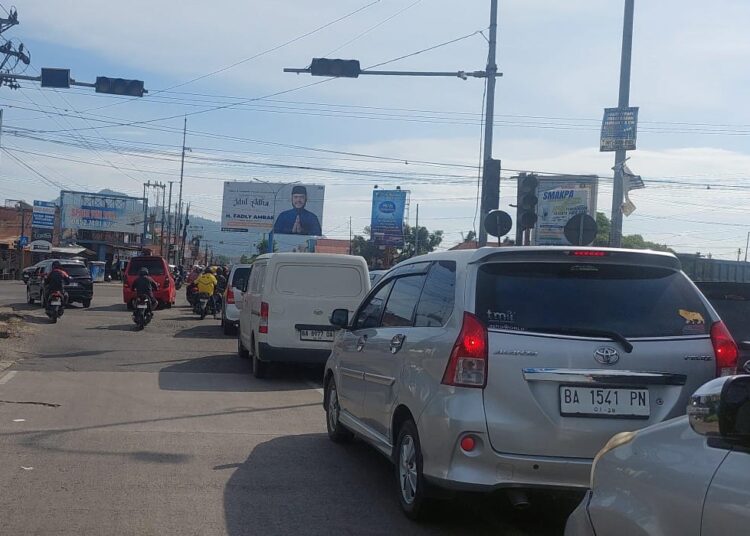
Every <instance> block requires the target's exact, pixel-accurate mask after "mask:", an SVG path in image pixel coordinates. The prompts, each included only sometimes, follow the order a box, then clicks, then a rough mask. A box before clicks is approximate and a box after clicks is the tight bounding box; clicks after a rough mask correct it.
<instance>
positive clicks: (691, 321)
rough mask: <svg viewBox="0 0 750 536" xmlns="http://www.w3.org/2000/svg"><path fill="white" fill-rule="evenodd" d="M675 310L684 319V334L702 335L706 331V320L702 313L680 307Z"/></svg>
mask: <svg viewBox="0 0 750 536" xmlns="http://www.w3.org/2000/svg"><path fill="white" fill-rule="evenodd" d="M677 312H678V313H679V315H680V316H681V317H682V318H684V319H685V325H684V326H683V328H682V333H683V334H684V335H703V334H704V333H705V332H706V320H705V319H704V318H703V315H702V314H700V313H697V312H695V311H686V310H685V309H680V310H679V311H677Z"/></svg>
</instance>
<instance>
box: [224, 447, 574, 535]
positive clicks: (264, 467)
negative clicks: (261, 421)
mask: <svg viewBox="0 0 750 536" xmlns="http://www.w3.org/2000/svg"><path fill="white" fill-rule="evenodd" d="M234 467H235V465H234V464H227V465H224V466H217V467H214V470H230V469H232V468H234ZM503 499H504V498H503V497H497V496H493V497H492V504H487V503H486V502H485V501H484V500H483V497H480V498H477V496H469V495H459V496H456V497H454V498H452V499H450V500H446V501H445V502H440V503H439V504H438V508H435V509H434V512H433V514H432V518H431V519H430V520H429V521H428V522H423V523H419V524H417V523H413V522H411V521H409V520H408V519H407V518H406V517H405V516H404V515H403V514H402V513H401V510H400V507H399V505H398V500H397V498H396V479H395V477H394V469H393V466H392V465H391V464H390V462H389V461H388V460H386V459H385V458H384V457H383V456H381V455H380V454H379V453H377V452H375V451H374V450H373V449H371V448H369V447H368V446H366V445H365V444H363V443H360V442H355V443H351V444H346V445H335V444H333V443H331V442H330V441H329V440H328V437H327V436H326V435H325V434H309V435H298V436H286V437H280V438H277V439H273V440H271V441H268V442H266V443H263V444H261V445H259V446H257V447H256V448H255V449H254V450H253V451H252V453H251V454H250V456H249V457H248V458H247V460H246V461H245V462H244V463H241V464H240V465H239V467H237V469H236V470H235V471H234V473H233V474H232V476H231V477H230V478H229V481H228V482H227V485H226V488H225V490H224V515H225V519H226V524H227V534H229V535H232V536H240V535H245V534H250V533H252V532H253V531H254V530H258V529H262V531H263V532H264V533H265V534H321V535H323V534H325V535H329V534H356V535H363V534H471V535H480V534H493V535H497V534H518V535H522V534H559V531H554V532H550V531H549V530H547V529H542V530H541V531H537V530H534V531H532V532H527V531H526V530H521V529H519V528H517V527H516V526H514V525H516V523H514V522H511V523H507V522H504V521H502V520H500V519H496V517H495V513H494V512H496V511H497V510H498V509H499V508H498V504H497V503H499V502H501V501H502V500H503Z"/></svg>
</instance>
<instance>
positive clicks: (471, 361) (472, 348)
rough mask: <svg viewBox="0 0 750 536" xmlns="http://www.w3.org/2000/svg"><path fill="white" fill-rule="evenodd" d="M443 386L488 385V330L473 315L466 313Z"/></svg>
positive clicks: (446, 369) (444, 375) (444, 376)
mask: <svg viewBox="0 0 750 536" xmlns="http://www.w3.org/2000/svg"><path fill="white" fill-rule="evenodd" d="M442 383H443V384H445V385H455V386H457V387H482V388H483V387H484V386H485V385H487V328H485V326H484V324H482V321H481V320H479V318H477V317H476V316H474V315H473V314H471V313H464V322H463V326H461V332H460V333H459V334H458V339H457V340H456V344H455V345H454V346H453V351H452V352H451V357H450V359H449V360H448V366H447V367H445V374H443V382H442Z"/></svg>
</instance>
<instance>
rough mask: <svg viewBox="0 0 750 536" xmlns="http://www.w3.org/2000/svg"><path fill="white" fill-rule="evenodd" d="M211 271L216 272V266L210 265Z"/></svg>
mask: <svg viewBox="0 0 750 536" xmlns="http://www.w3.org/2000/svg"><path fill="white" fill-rule="evenodd" d="M211 273H212V274H216V266H212V267H211Z"/></svg>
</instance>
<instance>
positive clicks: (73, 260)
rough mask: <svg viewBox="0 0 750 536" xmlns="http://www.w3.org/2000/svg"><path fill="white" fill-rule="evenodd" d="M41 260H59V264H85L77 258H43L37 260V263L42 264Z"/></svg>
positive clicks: (49, 261)
mask: <svg viewBox="0 0 750 536" xmlns="http://www.w3.org/2000/svg"><path fill="white" fill-rule="evenodd" d="M43 262H48V263H53V262H59V263H60V264H83V265H85V263H84V262H83V261H79V260H78V259H44V260H43V261H39V262H38V263H37V264H42V263H43Z"/></svg>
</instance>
